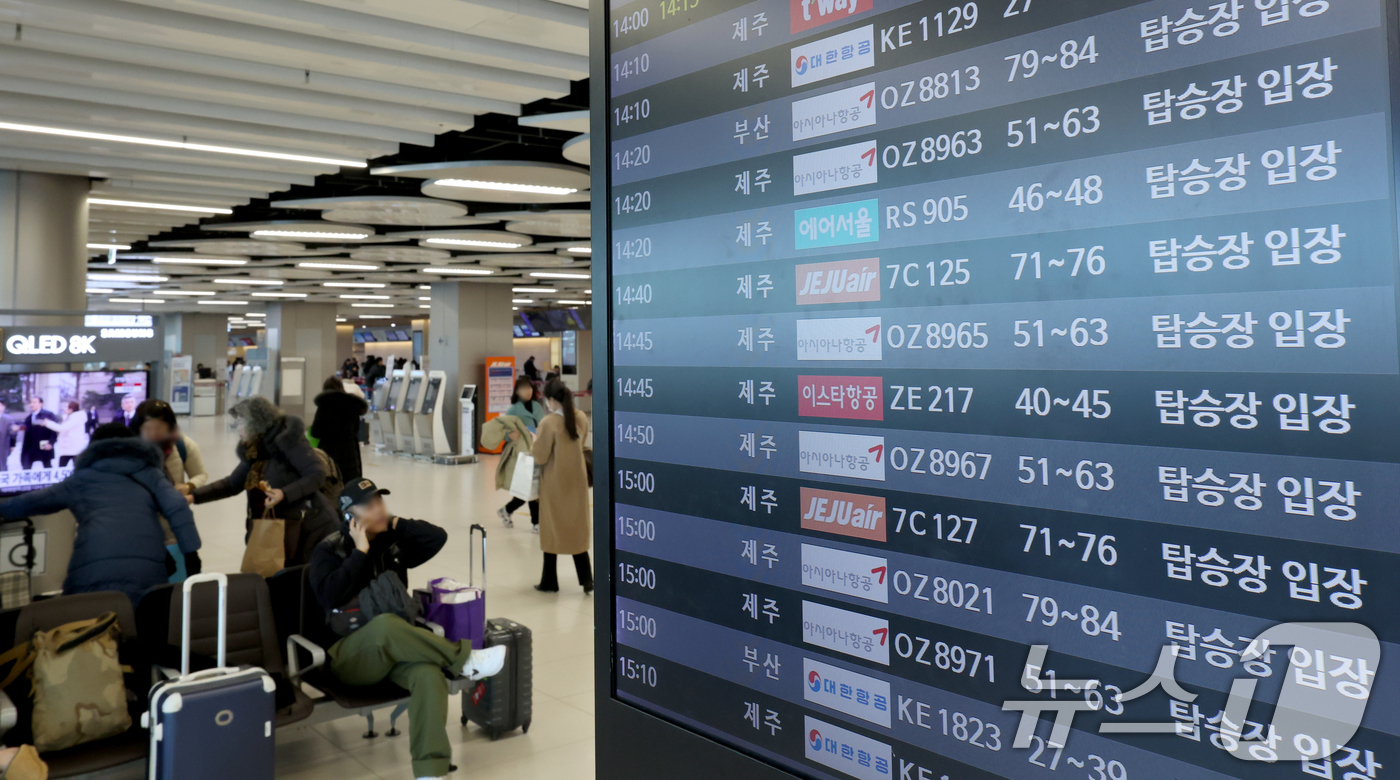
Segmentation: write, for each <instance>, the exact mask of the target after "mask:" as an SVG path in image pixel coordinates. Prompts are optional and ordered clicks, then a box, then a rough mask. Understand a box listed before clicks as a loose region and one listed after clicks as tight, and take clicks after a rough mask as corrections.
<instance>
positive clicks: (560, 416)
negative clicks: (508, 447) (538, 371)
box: [531, 379, 593, 594]
mask: <svg viewBox="0 0 1400 780" xmlns="http://www.w3.org/2000/svg"><path fill="white" fill-rule="evenodd" d="M544 402H545V406H546V408H548V409H549V414H546V415H545V416H544V419H543V420H541V421H540V427H539V430H538V432H537V433H536V435H535V444H534V446H533V447H532V448H531V454H532V455H534V456H535V463H536V465H538V466H539V467H540V547H541V548H542V549H543V550H544V573H543V574H541V575H540V584H538V585H536V586H535V590H541V591H545V592H547V593H555V592H558V590H559V574H558V571H557V570H556V563H557V561H558V556H560V555H572V556H574V568H575V569H577V570H578V583H579V584H580V585H582V586H583V592H584V594H589V593H592V592H593V568H592V566H591V564H590V563H589V560H588V542H589V537H590V536H591V531H590V528H589V509H588V472H587V471H586V467H585V465H584V459H583V444H584V442H585V441H586V440H587V436H588V417H587V416H585V415H584V414H583V413H582V412H580V411H577V410H576V409H574V394H573V393H572V392H571V391H570V390H569V388H568V387H566V386H565V385H564V383H563V382H561V381H559V380H558V379H555V380H553V381H551V382H550V383H549V384H548V385H546V386H545V388H544Z"/></svg>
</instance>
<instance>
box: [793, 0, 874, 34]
mask: <svg viewBox="0 0 1400 780" xmlns="http://www.w3.org/2000/svg"><path fill="white" fill-rule="evenodd" d="M874 7H875V2H874V0H790V11H791V15H790V19H791V32H792V33H794V34H796V33H800V32H802V31H804V30H810V29H812V28H814V27H820V26H822V25H824V24H829V23H831V22H834V21H837V20H840V19H848V18H850V17H852V16H855V15H856V14H858V13H864V12H865V11H869V10H871V9H873V8H874Z"/></svg>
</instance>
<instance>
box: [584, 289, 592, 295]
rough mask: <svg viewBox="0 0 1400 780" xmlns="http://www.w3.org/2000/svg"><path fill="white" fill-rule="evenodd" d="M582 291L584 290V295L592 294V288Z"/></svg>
mask: <svg viewBox="0 0 1400 780" xmlns="http://www.w3.org/2000/svg"><path fill="white" fill-rule="evenodd" d="M583 292H584V294H586V295H592V294H593V291H592V290H584V291H583Z"/></svg>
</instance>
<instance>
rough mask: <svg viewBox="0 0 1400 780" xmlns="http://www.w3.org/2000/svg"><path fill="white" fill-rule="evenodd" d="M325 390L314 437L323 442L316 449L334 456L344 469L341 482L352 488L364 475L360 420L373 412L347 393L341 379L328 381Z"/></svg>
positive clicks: (318, 399) (320, 397) (313, 428)
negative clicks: (318, 448)
mask: <svg viewBox="0 0 1400 780" xmlns="http://www.w3.org/2000/svg"><path fill="white" fill-rule="evenodd" d="M323 390H324V392H322V393H321V394H320V395H318V396H316V418H315V419H314V420H312V421H311V435H312V436H313V437H314V438H316V439H318V440H320V444H318V445H316V446H318V447H320V448H321V451H322V452H324V453H326V454H327V455H329V456H331V460H333V461H335V465H336V468H339V469H340V479H341V480H342V481H343V482H344V483H345V484H347V485H348V484H350V483H351V482H354V481H355V480H357V479H359V478H360V477H361V476H362V475H363V474H364V467H363V466H362V465H361V463H360V417H362V416H363V415H364V414H366V413H367V412H369V404H367V403H365V399H363V398H357V397H355V396H353V395H351V394H349V393H347V392H345V385H344V383H343V382H342V381H341V380H340V379H339V378H337V377H330V378H329V379H327V380H326V383H325V385H324V386H323Z"/></svg>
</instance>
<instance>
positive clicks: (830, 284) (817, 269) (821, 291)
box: [795, 257, 880, 306]
mask: <svg viewBox="0 0 1400 780" xmlns="http://www.w3.org/2000/svg"><path fill="white" fill-rule="evenodd" d="M795 274H796V278H797V279H798V282H799V284H801V287H800V288H799V289H798V290H797V305H798V306H804V305H808V304H814V303H850V302H856V301H878V300H880V260H879V258H876V257H870V258H863V259H859V260H837V261H835V262H830V263H809V264H806V265H799V266H797V268H796V272H795Z"/></svg>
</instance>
